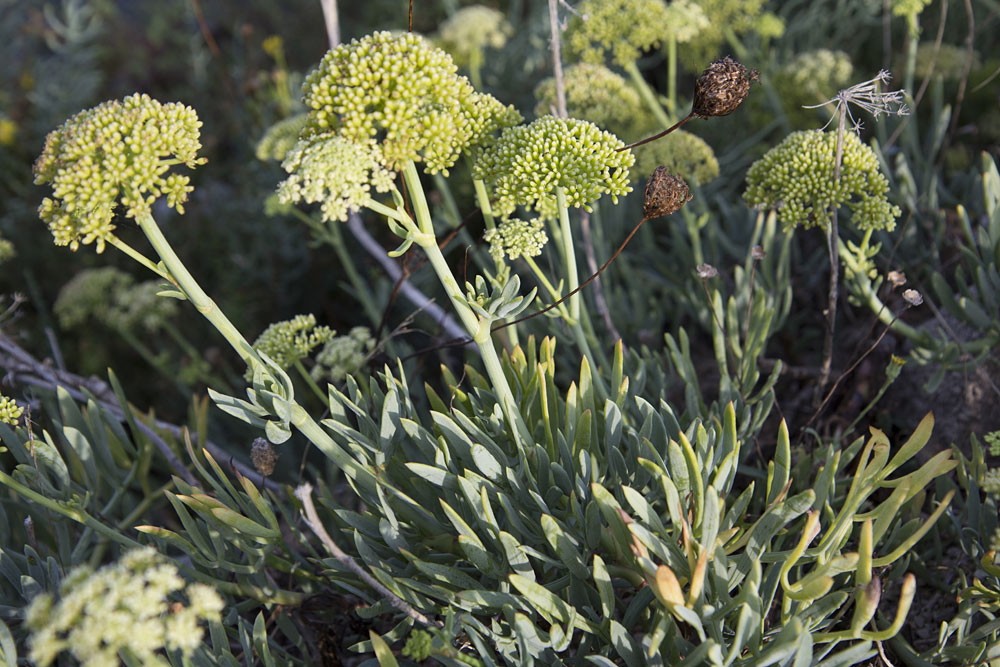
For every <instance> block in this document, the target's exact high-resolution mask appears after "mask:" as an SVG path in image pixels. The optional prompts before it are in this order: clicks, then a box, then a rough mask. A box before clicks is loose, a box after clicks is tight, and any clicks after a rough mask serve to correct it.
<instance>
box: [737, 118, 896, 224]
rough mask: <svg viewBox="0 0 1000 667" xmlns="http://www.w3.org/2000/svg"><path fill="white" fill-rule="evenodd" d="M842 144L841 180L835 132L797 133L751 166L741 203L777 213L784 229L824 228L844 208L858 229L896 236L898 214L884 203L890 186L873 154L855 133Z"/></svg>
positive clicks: (850, 134)
mask: <svg viewBox="0 0 1000 667" xmlns="http://www.w3.org/2000/svg"><path fill="white" fill-rule="evenodd" d="M843 141H844V143H843V159H842V164H841V168H840V179H839V180H838V179H836V178H834V161H835V155H836V150H837V135H836V133H834V132H823V131H821V130H806V131H803V132H793V133H792V134H790V135H789V136H788V137H787V138H786V139H785V140H784V141H783V142H781V143H780V144H779V145H778V146H776V147H774V148H772V149H771V150H770V151H768V152H767V153H766V154H765V155H764V157H762V158H761V159H759V160H757V161H756V162H755V163H754V164H753V165H752V166H751V167H750V171H749V172H748V173H747V190H746V192H745V193H744V194H743V198H744V199H745V200H746V201H747V203H748V204H750V205H751V206H761V207H769V208H776V209H777V210H778V219H779V220H781V223H782V225H783V226H784V227H785V229H791V228H793V227H797V226H799V225H801V226H803V227H814V226H820V227H825V226H826V225H827V224H829V222H830V216H831V213H832V211H833V209H835V208H840V207H841V206H846V207H847V208H848V209H849V210H850V211H851V214H852V220H853V222H854V224H855V225H856V226H857V227H858V228H859V229H885V230H887V231H892V229H893V228H894V227H895V226H896V217H897V216H899V214H900V209H899V207H898V206H894V205H892V204H890V203H889V200H888V199H887V198H886V194H887V193H888V191H889V183H888V181H886V178H885V176H883V175H882V173H881V172H880V171H879V162H878V158H877V157H876V155H875V152H874V151H873V150H872V149H871V148H870V147H868V146H866V145H865V144H863V143H861V140H860V139H859V138H858V137H857V135H855V134H853V133H850V132H848V133H846V134H845V135H844V140H843Z"/></svg>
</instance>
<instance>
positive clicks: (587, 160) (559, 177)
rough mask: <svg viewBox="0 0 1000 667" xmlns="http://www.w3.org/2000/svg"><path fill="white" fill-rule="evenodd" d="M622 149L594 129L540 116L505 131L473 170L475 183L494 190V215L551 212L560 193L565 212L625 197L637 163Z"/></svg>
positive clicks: (619, 143)
mask: <svg viewBox="0 0 1000 667" xmlns="http://www.w3.org/2000/svg"><path fill="white" fill-rule="evenodd" d="M624 145H625V144H623V143H622V141H621V139H619V138H618V137H616V136H615V135H613V134H611V133H610V132H605V131H603V130H601V129H600V128H599V127H597V126H596V125H594V124H593V123H588V122H586V121H583V120H577V119H574V118H555V117H554V116H543V117H542V118H539V119H538V120H536V121H534V122H532V123H530V124H528V125H519V126H517V127H511V128H507V129H506V130H504V131H503V134H502V135H501V136H500V140H499V141H497V143H496V144H495V145H493V146H491V147H489V148H487V149H485V150H484V151H483V152H482V154H481V155H480V156H479V159H478V160H477V161H476V164H475V166H474V167H473V174H474V175H475V177H476V178H480V179H482V180H483V181H485V182H487V183H489V184H490V185H492V186H493V193H494V196H495V198H496V200H497V205H496V210H497V211H500V212H502V213H510V212H511V211H513V210H514V208H515V207H516V206H518V205H521V206H527V207H529V208H535V209H538V208H543V209H544V208H549V207H550V206H551V205H552V202H553V200H554V199H555V196H556V190H557V188H558V189H562V191H563V192H564V193H565V195H566V204H567V205H568V206H582V207H584V208H586V209H587V210H590V204H592V203H593V202H595V201H597V200H598V199H599V198H600V197H601V196H602V195H605V194H610V195H611V197H612V199H613V200H614V201H615V202H616V203H617V201H618V195H624V194H628V193H629V192H631V191H632V188H631V187H629V184H628V172H629V167H631V166H632V164H633V162H635V156H634V155H633V154H632V152H631V151H619V150H618V149H620V148H623V147H624Z"/></svg>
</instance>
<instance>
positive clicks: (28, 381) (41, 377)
mask: <svg viewBox="0 0 1000 667" xmlns="http://www.w3.org/2000/svg"><path fill="white" fill-rule="evenodd" d="M0 367H3V368H4V369H5V370H6V371H7V374H8V376H9V377H10V378H11V379H12V380H13V381H14V382H16V383H19V384H23V385H29V386H32V387H38V388H40V389H43V390H45V391H49V392H54V391H55V390H56V388H58V387H62V388H63V389H64V390H66V392H67V393H68V394H69V395H70V396H71V397H72V398H73V399H74V400H76V401H81V402H84V401H87V400H89V399H90V398H93V399H94V400H95V402H96V403H97V405H98V407H100V408H101V410H103V411H104V412H105V413H106V414H108V415H109V416H111V417H113V418H114V419H116V420H118V421H121V422H124V421H125V413H124V412H123V411H122V409H121V406H119V405H118V399H117V397H116V396H115V393H114V391H112V389H111V388H110V387H109V386H108V385H107V384H106V383H105V382H104V381H103V380H100V379H98V378H95V377H90V378H84V377H81V376H79V375H75V374H73V373H70V372H68V371H62V370H57V369H55V368H52V367H51V366H49V365H47V364H45V363H43V362H41V361H39V360H38V359H35V358H34V357H33V356H32V355H31V354H29V353H28V352H27V351H25V350H24V349H23V348H22V347H21V346H19V345H18V344H17V343H15V342H14V341H13V340H12V339H10V338H9V337H7V336H5V335H3V334H0ZM153 424H154V425H155V426H156V428H158V429H161V430H163V431H167V432H169V433H171V434H172V435H174V436H176V437H182V436H183V433H184V429H183V428H181V427H180V426H177V425H176V424H171V423H169V422H165V421H161V420H159V419H157V420H154V422H153ZM135 425H136V427H137V428H138V429H139V430H140V431H142V433H143V434H145V435H146V436H147V437H148V438H149V439H150V441H151V442H152V443H153V444H154V445H155V446H156V448H157V449H159V450H160V453H161V454H163V457H164V458H165V459H166V460H167V463H168V464H169V465H170V468H171V471H172V472H174V473H175V474H176V475H177V476H178V477H181V478H182V479H183V480H184V481H186V482H188V483H189V484H191V485H195V484H197V483H198V480H197V479H196V478H195V477H194V475H193V474H192V473H191V471H190V470H188V469H187V467H185V466H184V464H183V463H181V461H180V459H178V458H177V455H176V454H174V452H173V450H172V449H171V448H170V445H169V444H167V442H166V441H164V440H163V438H161V437H160V436H159V435H158V434H157V433H156V431H154V430H153V429H151V428H149V427H148V426H146V424H144V423H142V422H141V421H139V420H136V421H135ZM202 446H203V447H204V448H205V449H207V450H208V452H209V453H210V454H211V455H212V456H213V457H215V458H216V459H217V460H219V461H225V460H229V461H230V464H231V465H232V466H233V468H234V469H235V470H236V471H237V472H239V474H241V475H243V476H244V477H246V478H248V479H250V480H251V481H253V483H254V484H256V485H258V486H264V487H265V488H267V489H269V490H271V491H280V490H281V485H280V484H278V483H277V482H274V481H272V480H270V479H267V478H265V477H262V476H261V475H259V474H258V473H257V471H255V470H254V469H253V468H250V467H249V466H247V465H244V464H243V463H240V462H239V461H237V460H235V459H233V458H232V455H231V454H229V453H228V452H226V451H225V450H224V449H223V448H222V447H220V446H219V445H216V444H215V443H213V442H211V441H206V442H204V443H202Z"/></svg>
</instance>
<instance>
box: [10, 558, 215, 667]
mask: <svg viewBox="0 0 1000 667" xmlns="http://www.w3.org/2000/svg"><path fill="white" fill-rule="evenodd" d="M223 606H224V603H223V601H222V598H221V597H219V594H218V593H217V592H216V591H215V589H214V588H212V587H211V586H208V585H205V584H200V583H188V582H186V581H185V580H184V579H183V578H182V577H181V576H180V574H179V573H178V571H177V568H176V567H174V565H172V564H171V563H168V562H166V561H165V560H164V559H163V558H162V556H160V555H159V554H158V553H157V552H156V550H154V549H153V548H152V547H144V548H141V549H134V550H132V551H129V552H126V553H125V554H124V555H123V556H122V557H121V558H120V559H119V560H118V562H117V563H114V564H112V565H107V566H105V567H102V568H101V569H99V570H97V571H94V570H93V569H91V568H90V567H89V566H81V567H78V568H76V569H74V570H72V571H71V572H69V574H67V576H66V577H65V578H64V579H63V580H62V583H61V584H60V586H59V595H58V597H56V596H53V595H52V594H51V593H40V594H38V595H36V596H35V598H34V599H33V600H32V601H31V604H30V605H29V606H28V608H27V611H26V613H25V624H26V625H27V627H28V628H29V629H30V630H31V637H30V639H29V645H30V646H31V652H30V654H29V656H30V658H31V660H32V661H34V663H35V664H37V665H39V666H40V667H47V665H50V664H52V663H53V662H55V661H56V659H57V658H58V656H59V654H61V653H63V652H64V651H68V652H70V653H72V654H73V656H74V657H75V658H76V659H77V660H78V661H80V663H81V664H82V665H89V666H91V667H98V666H99V665H117V664H119V663H120V661H122V660H125V659H128V660H130V661H131V662H134V663H135V664H141V665H163V666H166V665H169V664H170V662H168V661H167V659H166V655H165V653H163V652H164V651H178V652H180V654H181V655H182V656H184V657H185V658H187V657H190V656H191V655H192V654H193V653H194V651H195V649H197V648H198V647H199V646H200V645H201V642H202V637H203V635H204V629H203V627H202V625H201V624H202V623H203V622H206V621H208V622H219V621H220V620H221V611H222V609H223Z"/></svg>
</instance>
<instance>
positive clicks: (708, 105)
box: [691, 56, 760, 118]
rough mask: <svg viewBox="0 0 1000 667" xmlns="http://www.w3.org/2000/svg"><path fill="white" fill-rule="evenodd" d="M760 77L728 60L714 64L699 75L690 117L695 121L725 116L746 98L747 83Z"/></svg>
mask: <svg viewBox="0 0 1000 667" xmlns="http://www.w3.org/2000/svg"><path fill="white" fill-rule="evenodd" d="M759 76H760V74H759V73H758V72H757V70H755V69H747V68H746V67H744V66H743V65H742V64H740V63H738V62H736V61H735V60H733V59H732V58H730V57H729V56H726V57H725V58H723V59H721V60H716V61H715V62H713V63H712V64H711V65H709V66H708V68H707V69H706V70H705V71H704V72H702V73H701V76H700V77H698V81H697V82H696V83H695V88H694V104H693V105H692V107H691V113H692V114H694V115H695V116H698V117H699V118H710V117H712V116H728V115H729V114H731V113H732V112H734V111H736V109H737V107H739V106H740V104H742V103H743V100H745V99H746V98H747V95H749V94H750V83H751V82H752V81H756V80H757V79H758V78H759Z"/></svg>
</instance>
